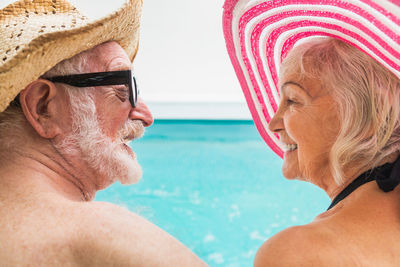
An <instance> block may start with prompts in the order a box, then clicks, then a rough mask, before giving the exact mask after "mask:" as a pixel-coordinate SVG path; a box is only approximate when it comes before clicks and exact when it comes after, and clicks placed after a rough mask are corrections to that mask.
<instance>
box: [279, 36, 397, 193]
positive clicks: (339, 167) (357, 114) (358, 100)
mask: <svg viewBox="0 0 400 267" xmlns="http://www.w3.org/2000/svg"><path fill="white" fill-rule="evenodd" d="M294 73H296V74H299V75H300V76H301V77H306V78H314V79H318V80H320V81H321V83H322V85H323V86H325V87H326V88H328V89H330V90H331V92H332V95H333V97H334V99H335V100H336V102H337V107H338V113H339V120H340V129H339V133H338V135H337V138H336V140H335V142H334V144H333V146H332V148H331V151H330V155H329V157H330V164H331V166H330V167H331V171H332V175H333V177H334V179H335V181H336V183H337V184H338V185H340V184H342V183H343V182H344V181H345V177H344V170H346V169H347V168H349V167H350V166H351V168H353V169H355V170H356V171H357V172H359V171H362V170H366V169H371V168H374V167H376V166H378V165H379V163H380V162H382V160H383V159H384V158H385V157H387V156H388V155H390V154H392V153H394V152H396V151H399V150H400V123H399V110H400V80H399V78H397V77H396V76H395V75H394V74H393V73H392V72H390V71H389V70H388V69H386V68H385V67H384V66H382V65H381V64H380V63H378V62H377V61H376V60H374V59H373V58H371V57H370V56H368V55H367V54H365V53H364V52H362V51H360V50H359V49H357V48H355V47H353V46H352V45H349V44H347V43H345V42H343V41H340V40H337V39H333V38H318V39H315V40H312V41H309V42H307V43H304V44H301V45H299V46H297V47H295V48H294V49H292V51H291V52H290V53H289V54H288V56H287V57H286V59H285V60H284V61H283V63H282V65H281V68H280V76H281V77H282V76H284V75H289V74H294Z"/></svg>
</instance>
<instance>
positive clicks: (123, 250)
mask: <svg viewBox="0 0 400 267" xmlns="http://www.w3.org/2000/svg"><path fill="white" fill-rule="evenodd" d="M77 214H78V217H80V218H79V220H80V221H79V224H80V226H79V235H78V240H77V244H76V246H75V247H76V255H77V259H78V260H79V261H80V262H82V263H83V264H87V265H96V266H103V265H104V266H110V265H116V266H120V265H121V266H122V265H123V266H131V265H132V266H133V265H134V266H205V264H204V263H203V262H202V261H201V260H200V259H199V258H198V257H197V256H196V255H195V254H193V253H192V252H191V251H190V250H189V249H188V248H186V247H185V246H184V245H183V244H181V243H180V242H179V241H178V240H176V239H175V238H173V237H172V236H171V235H169V234H168V233H166V232H165V231H163V230H161V229H160V228H159V227H157V226H156V225H154V224H152V223H151V222H149V221H147V220H146V219H144V218H142V217H141V216H139V215H137V214H135V213H133V212H130V211H129V210H127V209H125V208H123V207H119V206H116V205H113V204H110V203H105V202H90V203H84V204H83V205H82V206H81V207H80V208H78V209H77Z"/></svg>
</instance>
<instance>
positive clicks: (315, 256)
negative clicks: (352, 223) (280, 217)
mask: <svg viewBox="0 0 400 267" xmlns="http://www.w3.org/2000/svg"><path fill="white" fill-rule="evenodd" d="M332 240H333V233H332V232H330V231H329V229H323V228H320V227H315V226H313V225H304V226H295V227H291V228H288V229H285V230H283V231H282V232H279V233H278V234H276V235H274V236H273V237H271V238H270V239H268V240H267V241H266V242H265V243H264V244H263V245H262V246H261V247H260V249H259V250H258V252H257V254H256V257H255V260H254V266H255V267H261V266H271V267H283V266H285V267H286V266H340V265H338V264H339V263H340V261H341V259H340V255H338V254H337V253H335V252H334V249H333V248H334V247H335V245H334V244H332ZM342 266H344V265H342Z"/></svg>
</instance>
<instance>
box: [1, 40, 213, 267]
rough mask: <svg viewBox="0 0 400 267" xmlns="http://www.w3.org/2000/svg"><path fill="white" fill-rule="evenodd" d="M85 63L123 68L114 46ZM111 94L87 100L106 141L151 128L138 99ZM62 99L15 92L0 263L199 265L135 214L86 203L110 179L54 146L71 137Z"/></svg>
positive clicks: (41, 84)
mask: <svg viewBox="0 0 400 267" xmlns="http://www.w3.org/2000/svg"><path fill="white" fill-rule="evenodd" d="M88 62H89V66H90V70H89V71H91V72H96V71H106V70H118V69H121V70H122V69H129V68H130V67H131V63H130V60H129V57H128V56H127V54H126V53H125V51H124V50H123V49H122V48H121V47H120V46H119V44H117V43H116V42H110V43H106V44H102V45H100V46H98V47H96V48H95V49H94V53H93V58H92V59H89V61H88ZM119 89H122V90H123V89H124V88H118V87H114V86H105V87H98V88H95V90H94V96H93V101H94V103H95V105H96V107H97V110H96V111H97V112H96V114H95V115H97V118H98V120H99V128H100V129H101V130H102V132H103V133H104V135H106V136H107V137H110V138H111V139H113V140H116V139H117V133H118V129H120V128H121V126H122V125H124V123H125V122H126V121H128V120H132V121H133V120H134V121H141V122H142V123H143V125H144V126H149V125H151V124H152V123H153V118H152V116H151V113H150V111H149V109H148V108H147V106H146V105H145V104H144V103H143V101H139V103H138V104H137V106H136V107H135V108H133V107H132V106H131V104H130V102H129V100H128V98H127V94H125V93H124V92H123V91H122V92H121V91H120V90H119ZM80 90H85V89H84V88H81V89H80ZM68 101H69V99H68V97H67V95H66V93H65V89H63V87H62V86H59V85H55V84H54V83H51V82H49V81H48V80H44V79H38V80H37V81H34V82H32V83H31V84H30V85H28V86H27V87H26V88H25V89H24V90H23V91H22V92H21V95H20V102H21V105H22V107H23V112H24V113H23V116H24V119H26V122H25V121H24V124H23V126H22V127H23V130H21V131H20V132H19V133H18V134H19V135H21V136H22V137H23V141H24V143H23V145H21V146H19V147H18V148H19V150H18V152H16V153H13V154H10V153H9V150H14V149H16V148H14V147H10V148H7V149H5V148H4V147H2V148H1V149H0V159H1V160H0V204H1V209H0V244H1V245H0V246H1V249H0V262H1V265H2V266H143V267H148V266H154V267H155V266H206V265H205V263H204V262H203V261H201V260H200V259H199V258H198V257H197V256H196V255H194V254H193V253H192V252H191V251H190V250H189V249H188V248H186V247H185V246H184V245H183V244H182V243H180V242H179V241H178V240H176V239H175V238H173V237H172V236H170V235H169V234H168V233H166V232H165V231H163V230H161V229H160V228H158V227H157V226H155V225H154V224H152V223H151V222H149V221H147V220H146V219H144V218H142V217H140V216H139V215H136V214H135V213H132V212H130V211H128V210H127V209H125V208H122V207H119V206H116V205H113V204H111V203H104V202H99V201H92V200H93V198H94V196H95V194H96V192H97V191H98V190H99V189H102V188H104V187H106V186H109V185H110V180H109V179H107V177H103V176H101V175H98V172H96V170H95V169H93V168H89V167H88V164H87V163H86V162H85V161H84V160H83V159H82V158H80V155H82V154H84V153H83V152H82V151H81V152H82V153H78V154H73V155H72V156H70V155H69V154H68V153H66V152H65V151H63V150H62V149H59V150H57V149H56V146H55V145H54V144H55V143H57V142H60V141H61V140H63V138H65V137H66V136H68V134H70V133H71V132H73V131H72V130H71V129H72V128H73V127H72V126H71V123H72V120H73V117H72V116H71V114H72V112H71V106H70V104H69V102H68ZM11 134H13V135H14V134H15V133H10V135H11ZM90 137H91V136H90ZM118 144H119V143H118ZM78 152H79V151H78ZM107 167H109V168H113V167H115V166H107ZM154 167H155V168H156V167H157V166H154Z"/></svg>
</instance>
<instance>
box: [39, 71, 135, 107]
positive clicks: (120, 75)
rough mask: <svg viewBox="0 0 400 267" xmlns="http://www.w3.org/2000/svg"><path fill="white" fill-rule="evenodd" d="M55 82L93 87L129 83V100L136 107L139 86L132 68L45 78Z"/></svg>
mask: <svg viewBox="0 0 400 267" xmlns="http://www.w3.org/2000/svg"><path fill="white" fill-rule="evenodd" d="M45 79H46V80H49V81H51V82H54V83H65V84H69V85H72V86H75V87H92V86H105V85H128V87H129V102H130V103H131V105H132V107H136V103H137V99H138V88H137V84H136V78H135V76H133V74H132V71H131V70H119V71H107V72H93V73H82V74H73V75H66V76H56V77H51V78H45Z"/></svg>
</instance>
